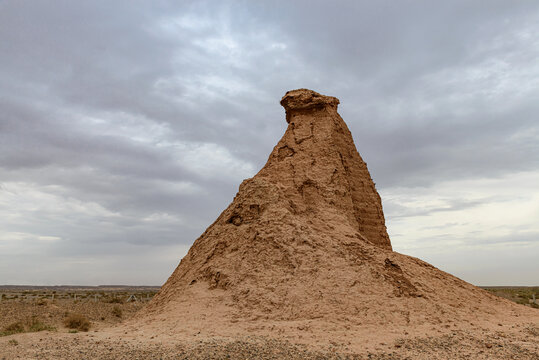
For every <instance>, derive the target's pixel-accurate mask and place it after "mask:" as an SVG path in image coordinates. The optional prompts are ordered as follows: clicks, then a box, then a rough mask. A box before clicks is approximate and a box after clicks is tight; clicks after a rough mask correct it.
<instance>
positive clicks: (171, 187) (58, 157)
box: [0, 0, 539, 285]
mask: <svg viewBox="0 0 539 360" xmlns="http://www.w3.org/2000/svg"><path fill="white" fill-rule="evenodd" d="M303 87H306V88H310V89H313V90H315V91H318V92H320V93H322V94H326V95H332V96H336V97H338V98H339V99H340V101H341V105H340V106H339V112H340V114H341V115H342V117H343V118H344V120H345V121H346V122H347V124H348V125H349V127H350V130H351V131H352V134H353V135H354V139H355V142H356V145H357V147H358V150H359V151H360V153H361V155H362V156H363V158H364V160H365V161H366V162H367V163H368V166H369V169H370V171H371V175H372V177H373V178H374V181H375V182H376V185H377V188H378V190H379V192H380V194H381V196H382V200H383V206H384V210H385V215H386V221H387V226H388V231H389V233H390V236H391V241H392V243H393V248H394V250H396V251H398V252H401V253H404V254H408V255H412V256H416V257H420V258H422V259H424V260H426V261H428V262H430V263H432V264H433V265H435V266H437V267H439V268H441V269H442V270H445V271H448V272H450V273H453V274H454V275H456V276H459V277H461V278H463V279H464V280H467V281H469V282H472V283H474V284H476V285H539V270H538V267H537V259H538V258H539V3H538V2H537V1H506V0H503V1H495V0H490V1H469V0H467V1H443V2H442V1H391V2H386V1H348V2H344V1H343V2H332V1H331V2H328V1H312V0H311V1H265V2H262V1H230V2H226V1H213V2H205V1H175V2H170V3H169V2H161V1H146V2H142V1H140V2H139V1H113V2H112V1H71V0H69V1H68V0H66V1H58V0H56V1H29V0H28V1H15V0H12V1H5V0H4V1H1V0H0V284H45V285H53V284H90V285H91V284H94V285H97V284H111V283H112V284H148V285H160V284H162V283H163V282H164V281H165V280H166V279H167V277H168V276H169V275H170V273H171V272H172V271H173V270H174V268H175V267H176V265H177V264H178V262H179V260H180V259H181V258H182V257H183V256H184V255H185V254H186V252H187V250H188V248H189V247H190V245H191V244H192V242H193V241H194V240H195V239H196V238H197V237H198V236H199V235H200V234H201V233H202V232H203V231H204V230H205V228H206V227H207V226H209V225H210V224H211V223H212V222H213V221H214V220H215V218H216V217H217V216H218V215H219V213H220V212H221V211H222V210H223V209H224V208H225V207H226V206H227V205H228V204H229V203H230V201H231V200H232V198H233V196H234V195H235V193H236V192H237V189H238V186H239V184H240V183H241V181H242V180H243V179H245V178H248V177H251V176H253V175H254V174H255V173H256V172H257V171H258V170H259V169H260V168H261V167H262V166H263V165H264V163H265V162H266V160H267V157H268V155H269V153H270V151H271V150H272V148H273V146H274V145H275V144H276V143H277V141H278V140H279V138H280V137H281V136H282V134H283V133H284V131H285V129H286V122H285V118H284V110H283V108H282V107H281V106H280V105H279V100H280V99H281V97H282V96H283V95H284V93H285V92H286V91H287V90H291V89H296V88H303Z"/></svg>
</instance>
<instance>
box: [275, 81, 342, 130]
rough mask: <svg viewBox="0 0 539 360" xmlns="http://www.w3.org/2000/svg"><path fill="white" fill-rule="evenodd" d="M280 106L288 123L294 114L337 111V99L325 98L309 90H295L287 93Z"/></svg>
mask: <svg viewBox="0 0 539 360" xmlns="http://www.w3.org/2000/svg"><path fill="white" fill-rule="evenodd" d="M281 105H282V106H283V107H284V109H285V111H286V121H287V122H290V116H291V115H292V114H293V113H294V112H303V111H308V110H319V109H324V108H330V109H333V110H335V111H336V110H337V105H339V99H337V98H336V97H333V96H325V95H321V94H319V93H317V92H316V91H313V90H309V89H297V90H290V91H287V92H286V94H285V95H284V96H283V98H282V99H281Z"/></svg>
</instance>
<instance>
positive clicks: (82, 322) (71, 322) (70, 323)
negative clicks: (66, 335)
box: [64, 314, 90, 331]
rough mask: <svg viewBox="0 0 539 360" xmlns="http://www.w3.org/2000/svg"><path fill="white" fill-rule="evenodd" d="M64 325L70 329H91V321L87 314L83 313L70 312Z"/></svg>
mask: <svg viewBox="0 0 539 360" xmlns="http://www.w3.org/2000/svg"><path fill="white" fill-rule="evenodd" d="M64 325H65V326H66V327H67V328H69V329H77V330H80V331H88V330H89V329H90V321H89V320H88V319H87V318H86V316H84V315H81V314H69V315H68V316H67V317H66V318H65V319H64Z"/></svg>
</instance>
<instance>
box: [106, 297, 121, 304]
mask: <svg viewBox="0 0 539 360" xmlns="http://www.w3.org/2000/svg"><path fill="white" fill-rule="evenodd" d="M106 302H108V303H109V304H123V300H122V299H120V298H117V297H113V298H110V299H107V301H106Z"/></svg>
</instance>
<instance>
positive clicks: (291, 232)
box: [0, 89, 539, 359]
mask: <svg viewBox="0 0 539 360" xmlns="http://www.w3.org/2000/svg"><path fill="white" fill-rule="evenodd" d="M338 103H339V101H338V99H336V98H334V97H327V96H323V95H320V94H318V93H315V92H313V91H310V90H305V89H300V90H294V91H290V92H288V93H287V94H286V95H285V96H284V97H283V99H282V101H281V104H282V105H283V106H284V107H285V110H286V120H287V122H288V124H289V125H288V129H287V131H286V133H285V134H284V136H283V138H282V139H281V140H280V141H279V143H278V144H277V146H276V147H275V148H274V149H273V151H272V153H271V154H270V156H269V159H268V162H267V163H266V165H265V166H264V167H263V168H262V169H261V170H260V172H259V173H258V174H256V175H255V176H254V177H253V178H251V179H247V180H245V181H243V183H242V184H241V185H240V188H239V192H238V193H237V195H236V197H235V198H234V200H233V202H232V203H231V204H230V206H229V207H228V208H227V209H225V210H224V211H223V213H222V214H221V215H220V216H219V217H218V219H217V220H216V221H215V222H214V223H213V224H212V225H211V226H210V227H209V228H208V229H207V230H206V231H205V232H204V233H203V234H202V235H201V236H200V237H199V238H198V239H197V240H196V241H195V242H194V244H193V246H192V247H191V249H190V250H189V253H188V254H187V255H186V256H185V257H184V258H183V259H182V261H181V262H180V264H179V266H178V267H177V268H176V270H175V271H174V273H173V274H172V275H171V276H170V278H169V279H168V281H167V282H166V284H165V285H164V286H163V287H162V289H161V291H160V292H159V293H158V294H157V295H156V296H155V298H154V299H153V300H152V301H151V302H150V304H149V305H148V306H147V307H145V308H144V309H142V310H141V312H140V313H139V314H137V316H136V317H135V318H133V319H132V320H129V321H127V322H126V323H124V324H123V325H122V326H120V327H116V328H111V329H109V330H106V331H102V332H99V333H96V334H90V335H86V337H83V336H84V335H79V336H77V337H73V338H68V337H67V335H65V334H64V335H62V337H61V338H57V339H54V338H47V339H45V342H44V343H43V344H42V345H39V346H38V347H37V350H36V351H37V352H34V353H32V354H44V355H43V356H45V357H51V358H52V357H53V356H60V357H64V358H69V357H70V356H71V354H72V353H73V352H74V351H80V352H81V354H94V357H97V354H99V356H103V357H102V358H127V357H125V355H122V354H131V355H130V356H131V357H130V358H134V356H139V357H140V358H145V357H147V356H146V355H147V354H149V353H151V354H159V355H158V356H157V355H156V356H155V357H153V355H152V357H151V358H172V357H174V356H175V357H174V358H215V359H217V358H219V359H221V358H249V359H250V358H263V359H266V358H267V359H270V358H271V359H275V358H292V359H300V358H312V359H315V358H316V359H326V358H327V359H330V358H331V359H333V358H361V359H363V358H371V359H405V358H414V359H423V358H424V359H460V358H462V359H464V358H481V359H493V358H494V359H508V358H514V359H537V358H538V357H537V354H538V352H539V338H538V335H537V334H538V331H537V329H538V327H539V311H537V310H536V309H531V308H529V307H524V306H521V305H517V304H514V303H511V302H510V301H508V300H505V299H501V298H498V297H495V296H493V295H491V294H489V293H487V292H486V291H484V290H481V289H479V288H477V287H475V286H473V285H471V284H468V283H466V282H465V281H462V280H460V279H458V278H456V277H454V276H452V275H450V274H447V273H445V272H443V271H441V270H439V269H437V268H435V267H433V266H432V265H430V264H428V263H426V262H424V261H421V260H419V259H416V258H413V257H410V256H406V255H403V254H399V253H396V252H393V251H392V248H391V243H390V240H389V237H388V235H387V231H386V227H385V221H384V216H383V211H382V205H381V201H380V197H379V195H378V193H377V191H376V189H375V186H374V183H373V181H372V179H371V177H370V175H369V172H368V170H367V166H366V164H365V163H364V162H363V160H362V159H361V157H360V155H359V153H358V152H357V150H356V147H355V145H354V142H353V139H352V135H351V134H350V132H349V130H348V128H347V126H346V124H345V123H344V121H343V120H342V118H341V117H340V116H339V114H338V113H337V105H338ZM77 335H78V334H77ZM27 336H28V338H29V339H30V340H28V342H31V341H35V336H37V335H27ZM32 336H33V337H32ZM90 336H93V337H90ZM20 338H21V343H22V342H23V341H26V340H24V337H23V336H20ZM4 343H5V341H4V340H1V339H0V345H2V344H4ZM60 343H62V344H66V345H65V346H63V347H61V349H60V350H57V349H56V347H57V346H60V345H59V344H60ZM25 344H26V343H25ZM21 348H22V349H23V351H26V353H29V352H28V351H30V350H29V348H28V346H27V345H24V346H22V347H21ZM55 349H56V350H55ZM62 349H63V350H62ZM73 349H78V350H73ZM118 349H120V350H118ZM122 349H123V350H122ZM0 354H2V353H1V352H0ZM21 354H24V353H23V352H21ZM145 354H146V355H145ZM352 354H355V355H352ZM36 356H37V355H36ZM40 356H41V355H40ZM122 356H124V357H122ZM167 356H170V357H167ZM227 356H228V357H227ZM148 357H150V356H148Z"/></svg>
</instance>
